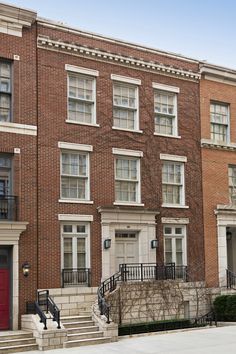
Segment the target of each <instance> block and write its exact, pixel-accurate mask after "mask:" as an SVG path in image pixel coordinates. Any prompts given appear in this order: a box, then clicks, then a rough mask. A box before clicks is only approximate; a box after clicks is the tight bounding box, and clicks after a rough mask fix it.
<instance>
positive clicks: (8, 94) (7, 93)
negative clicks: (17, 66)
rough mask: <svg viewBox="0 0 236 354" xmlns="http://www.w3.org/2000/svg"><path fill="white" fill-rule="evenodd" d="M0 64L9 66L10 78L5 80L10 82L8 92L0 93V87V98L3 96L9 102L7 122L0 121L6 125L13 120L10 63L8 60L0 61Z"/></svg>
mask: <svg viewBox="0 0 236 354" xmlns="http://www.w3.org/2000/svg"><path fill="white" fill-rule="evenodd" d="M0 64H7V65H9V66H10V77H9V78H6V79H9V81H10V85H9V86H10V88H9V91H4V90H3V91H1V87H0V96H1V95H3V96H4V95H5V96H7V97H8V98H9V101H10V106H9V120H6V121H5V120H0V123H3V124H6V123H11V122H12V120H13V117H12V115H13V109H12V95H13V83H12V79H13V78H12V76H13V75H12V63H11V62H10V61H8V60H4V59H0Z"/></svg>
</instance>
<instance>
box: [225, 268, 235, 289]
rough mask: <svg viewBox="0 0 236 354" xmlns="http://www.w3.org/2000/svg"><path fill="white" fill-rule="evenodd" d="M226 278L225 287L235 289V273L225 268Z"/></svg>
mask: <svg viewBox="0 0 236 354" xmlns="http://www.w3.org/2000/svg"><path fill="white" fill-rule="evenodd" d="M226 279H227V288H228V289H236V274H235V273H234V272H232V271H231V270H229V269H226Z"/></svg>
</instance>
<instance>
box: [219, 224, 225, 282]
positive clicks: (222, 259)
mask: <svg viewBox="0 0 236 354" xmlns="http://www.w3.org/2000/svg"><path fill="white" fill-rule="evenodd" d="M218 261H219V283H220V286H225V285H226V269H227V243H226V226H221V225H219V226H218Z"/></svg>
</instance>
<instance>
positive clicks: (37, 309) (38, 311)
mask: <svg viewBox="0 0 236 354" xmlns="http://www.w3.org/2000/svg"><path fill="white" fill-rule="evenodd" d="M34 309H35V312H36V314H37V315H39V317H40V322H41V323H43V324H44V328H43V329H47V316H46V315H45V313H44V312H43V310H42V308H41V307H40V306H39V304H38V302H37V301H35V303H34Z"/></svg>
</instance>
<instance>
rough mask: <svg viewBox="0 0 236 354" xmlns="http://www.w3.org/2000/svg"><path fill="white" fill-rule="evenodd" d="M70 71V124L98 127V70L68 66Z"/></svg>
mask: <svg viewBox="0 0 236 354" xmlns="http://www.w3.org/2000/svg"><path fill="white" fill-rule="evenodd" d="M65 68H66V70H67V71H68V117H67V122H68V123H78V124H85V125H86V124H88V125H96V76H98V75H99V73H98V71H97V70H92V69H86V68H81V67H77V66H73V65H69V64H66V66H65Z"/></svg>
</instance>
